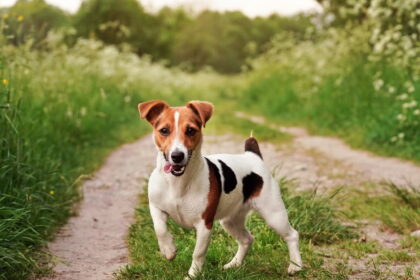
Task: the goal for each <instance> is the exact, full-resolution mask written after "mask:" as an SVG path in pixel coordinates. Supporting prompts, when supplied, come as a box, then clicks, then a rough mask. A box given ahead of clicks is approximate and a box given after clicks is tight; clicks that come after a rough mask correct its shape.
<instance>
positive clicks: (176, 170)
mask: <svg viewBox="0 0 420 280" xmlns="http://www.w3.org/2000/svg"><path fill="white" fill-rule="evenodd" d="M191 155H192V151H188V158H187V160H186V162H185V155H184V153H183V152H178V151H175V152H172V153H171V159H170V160H168V157H167V156H165V159H166V163H165V166H164V167H163V171H164V172H165V173H171V174H172V175H174V176H177V177H178V176H181V175H182V174H184V172H185V169H186V167H187V165H188V163H189V161H190V158H191ZM183 162H185V164H184V163H183Z"/></svg>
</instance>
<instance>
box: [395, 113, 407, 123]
mask: <svg viewBox="0 0 420 280" xmlns="http://www.w3.org/2000/svg"><path fill="white" fill-rule="evenodd" d="M405 119H406V116H404V115H403V114H398V116H397V120H399V121H400V122H403V121H405Z"/></svg>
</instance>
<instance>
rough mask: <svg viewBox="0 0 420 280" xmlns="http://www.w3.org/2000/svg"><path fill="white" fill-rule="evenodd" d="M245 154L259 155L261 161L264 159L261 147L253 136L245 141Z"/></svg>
mask: <svg viewBox="0 0 420 280" xmlns="http://www.w3.org/2000/svg"><path fill="white" fill-rule="evenodd" d="M245 152H253V153H254V154H256V155H258V156H259V157H260V158H261V159H263V157H262V154H261V152H260V147H259V146H258V142H257V139H255V138H254V137H253V136H252V132H251V136H249V137H248V139H246V141H245Z"/></svg>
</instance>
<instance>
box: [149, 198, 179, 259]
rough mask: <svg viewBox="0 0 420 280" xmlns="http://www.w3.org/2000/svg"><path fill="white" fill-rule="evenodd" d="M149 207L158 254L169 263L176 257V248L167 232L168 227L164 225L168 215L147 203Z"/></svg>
mask: <svg viewBox="0 0 420 280" xmlns="http://www.w3.org/2000/svg"><path fill="white" fill-rule="evenodd" d="M149 207H150V215H151V216H152V220H153V226H154V228H155V232H156V237H157V239H158V243H159V249H160V252H161V253H162V254H163V255H164V256H165V258H167V259H168V260H169V261H171V260H173V259H174V258H175V256H176V248H175V244H174V241H173V238H172V234H171V233H170V232H169V231H168V226H167V224H166V221H167V219H168V214H166V213H165V212H163V211H162V210H160V209H159V208H157V207H155V206H154V205H153V204H152V203H149Z"/></svg>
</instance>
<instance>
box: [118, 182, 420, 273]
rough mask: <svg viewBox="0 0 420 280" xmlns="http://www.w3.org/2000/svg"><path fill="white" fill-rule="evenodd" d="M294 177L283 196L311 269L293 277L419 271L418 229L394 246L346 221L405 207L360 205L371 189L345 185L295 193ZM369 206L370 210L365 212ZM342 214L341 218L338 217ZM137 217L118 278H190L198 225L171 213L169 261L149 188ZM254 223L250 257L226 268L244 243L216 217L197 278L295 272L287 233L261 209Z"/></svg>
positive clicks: (389, 197)
mask: <svg viewBox="0 0 420 280" xmlns="http://www.w3.org/2000/svg"><path fill="white" fill-rule="evenodd" d="M290 184H291V183H290V182H288V181H284V182H282V184H281V185H282V189H283V192H282V196H283V199H284V201H285V203H286V205H287V208H288V212H289V216H290V221H291V224H292V225H294V226H295V227H296V229H297V230H298V231H299V232H300V233H301V252H302V257H303V260H304V264H305V270H304V271H303V272H301V273H299V274H297V275H296V276H295V277H293V279H348V277H349V276H352V275H353V277H356V279H373V278H375V279H415V277H416V276H415V269H416V268H415V264H416V263H417V262H418V261H419V259H420V255H419V254H418V249H419V247H418V242H417V240H416V239H415V238H414V237H411V236H409V235H406V236H400V239H399V240H397V241H396V244H394V245H393V246H395V247H394V248H393V249H389V248H388V247H386V246H385V247H384V244H382V243H381V242H379V241H378V240H375V239H370V238H368V239H366V237H365V236H363V235H362V230H363V227H362V228H360V227H359V226H353V228H352V229H350V228H348V227H345V226H343V225H342V222H344V221H345V222H347V223H349V222H350V223H355V224H358V221H360V220H361V219H363V221H364V223H366V222H367V223H368V224H371V223H374V221H377V220H378V218H380V217H385V216H386V217H388V218H389V217H391V216H392V218H393V219H394V220H397V219H399V218H400V217H401V212H395V211H394V212H391V211H388V206H386V205H384V204H374V205H369V204H362V203H359V204H357V205H358V207H357V209H355V207H354V202H355V200H357V198H360V197H366V196H367V194H366V193H363V194H361V193H359V192H358V193H354V192H353V191H352V192H351V193H348V192H344V191H341V193H339V195H337V196H336V194H337V191H336V192H333V193H332V194H330V195H328V196H319V195H316V194H315V193H313V192H302V193H298V194H294V193H293V192H292V191H289V188H288V187H287V186H290ZM351 189H352V190H354V188H351ZM340 190H341V188H340ZM344 197H346V199H345V201H343V199H344ZM384 197H386V199H387V201H393V203H394V204H393V206H392V207H394V208H393V209H396V208H398V207H404V206H406V204H405V202H404V201H403V200H401V198H400V197H399V196H397V195H395V194H392V193H390V194H388V195H386V196H384ZM384 197H379V198H378V199H384ZM347 198H348V199H347ZM390 207H391V206H390ZM372 208H377V210H378V211H373V212H375V213H378V212H379V211H380V210H381V209H383V210H384V211H385V212H386V213H385V214H383V215H382V216H376V215H369V214H368V213H369V212H372ZM416 211H417V210H415V209H412V210H411V212H410V216H411V218H414V217H416V215H418V213H417V212H416ZM361 212H364V213H366V214H364V215H363V216H359V213H361ZM349 213H352V214H351V215H350V214H349ZM337 215H338V216H339V217H340V218H337ZM136 217H137V218H136V219H137V221H136V223H135V224H134V225H132V227H131V229H130V234H129V238H128V243H129V248H130V253H131V258H132V262H133V263H132V264H130V265H127V266H126V267H124V268H123V269H121V270H120V271H119V272H118V274H117V277H116V278H117V279H119V280H126V279H130V280H134V279H182V278H183V277H184V276H185V275H186V272H187V270H188V268H189V265H190V262H191V254H192V251H193V248H194V244H195V235H194V234H195V232H194V231H193V230H187V229H184V228H182V227H180V226H179V225H177V224H175V223H174V222H173V221H172V220H170V222H169V228H170V231H171V232H172V233H173V234H174V238H175V242H176V246H177V249H178V254H177V257H176V259H175V260H174V261H172V262H168V261H166V260H165V259H164V258H163V257H162V256H161V255H160V253H159V249H158V246H157V240H156V237H155V233H154V231H153V225H152V221H151V218H150V214H149V210H148V207H147V195H146V194H143V195H141V197H140V204H139V207H138V209H137V210H136ZM379 221H381V224H382V226H381V227H380V228H378V229H377V230H378V231H381V230H385V231H389V230H392V231H393V230H394V229H393V228H390V227H387V219H382V220H381V219H380V220H379ZM416 226H419V224H418V223H417V224H416ZM247 228H248V229H249V230H250V231H251V232H252V234H253V235H254V237H255V242H254V244H253V247H252V249H251V251H250V253H249V255H248V256H247V258H246V260H245V263H244V265H243V266H242V267H240V268H238V269H231V270H223V269H222V266H223V265H224V264H225V263H227V262H228V261H230V258H232V257H233V255H234V254H235V252H236V249H237V246H236V242H235V241H234V240H233V239H232V238H231V237H229V235H227V234H226V233H225V232H224V231H223V229H222V228H221V227H220V226H219V225H216V227H215V228H214V230H213V235H212V241H211V245H210V248H209V251H208V255H207V259H206V264H205V266H204V271H203V273H202V274H201V275H200V276H199V277H198V278H197V279H274V278H275V279H286V278H288V276H287V273H286V269H287V266H288V251H287V247H286V245H285V243H284V242H283V241H282V240H281V238H279V237H278V236H277V234H275V233H274V232H273V231H272V230H271V229H269V228H268V227H267V226H266V225H265V223H264V221H263V220H262V219H261V218H260V217H259V216H257V215H256V214H252V215H250V217H249V218H248V221H247ZM358 232H360V235H359V236H358V234H359V233H358Z"/></svg>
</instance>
